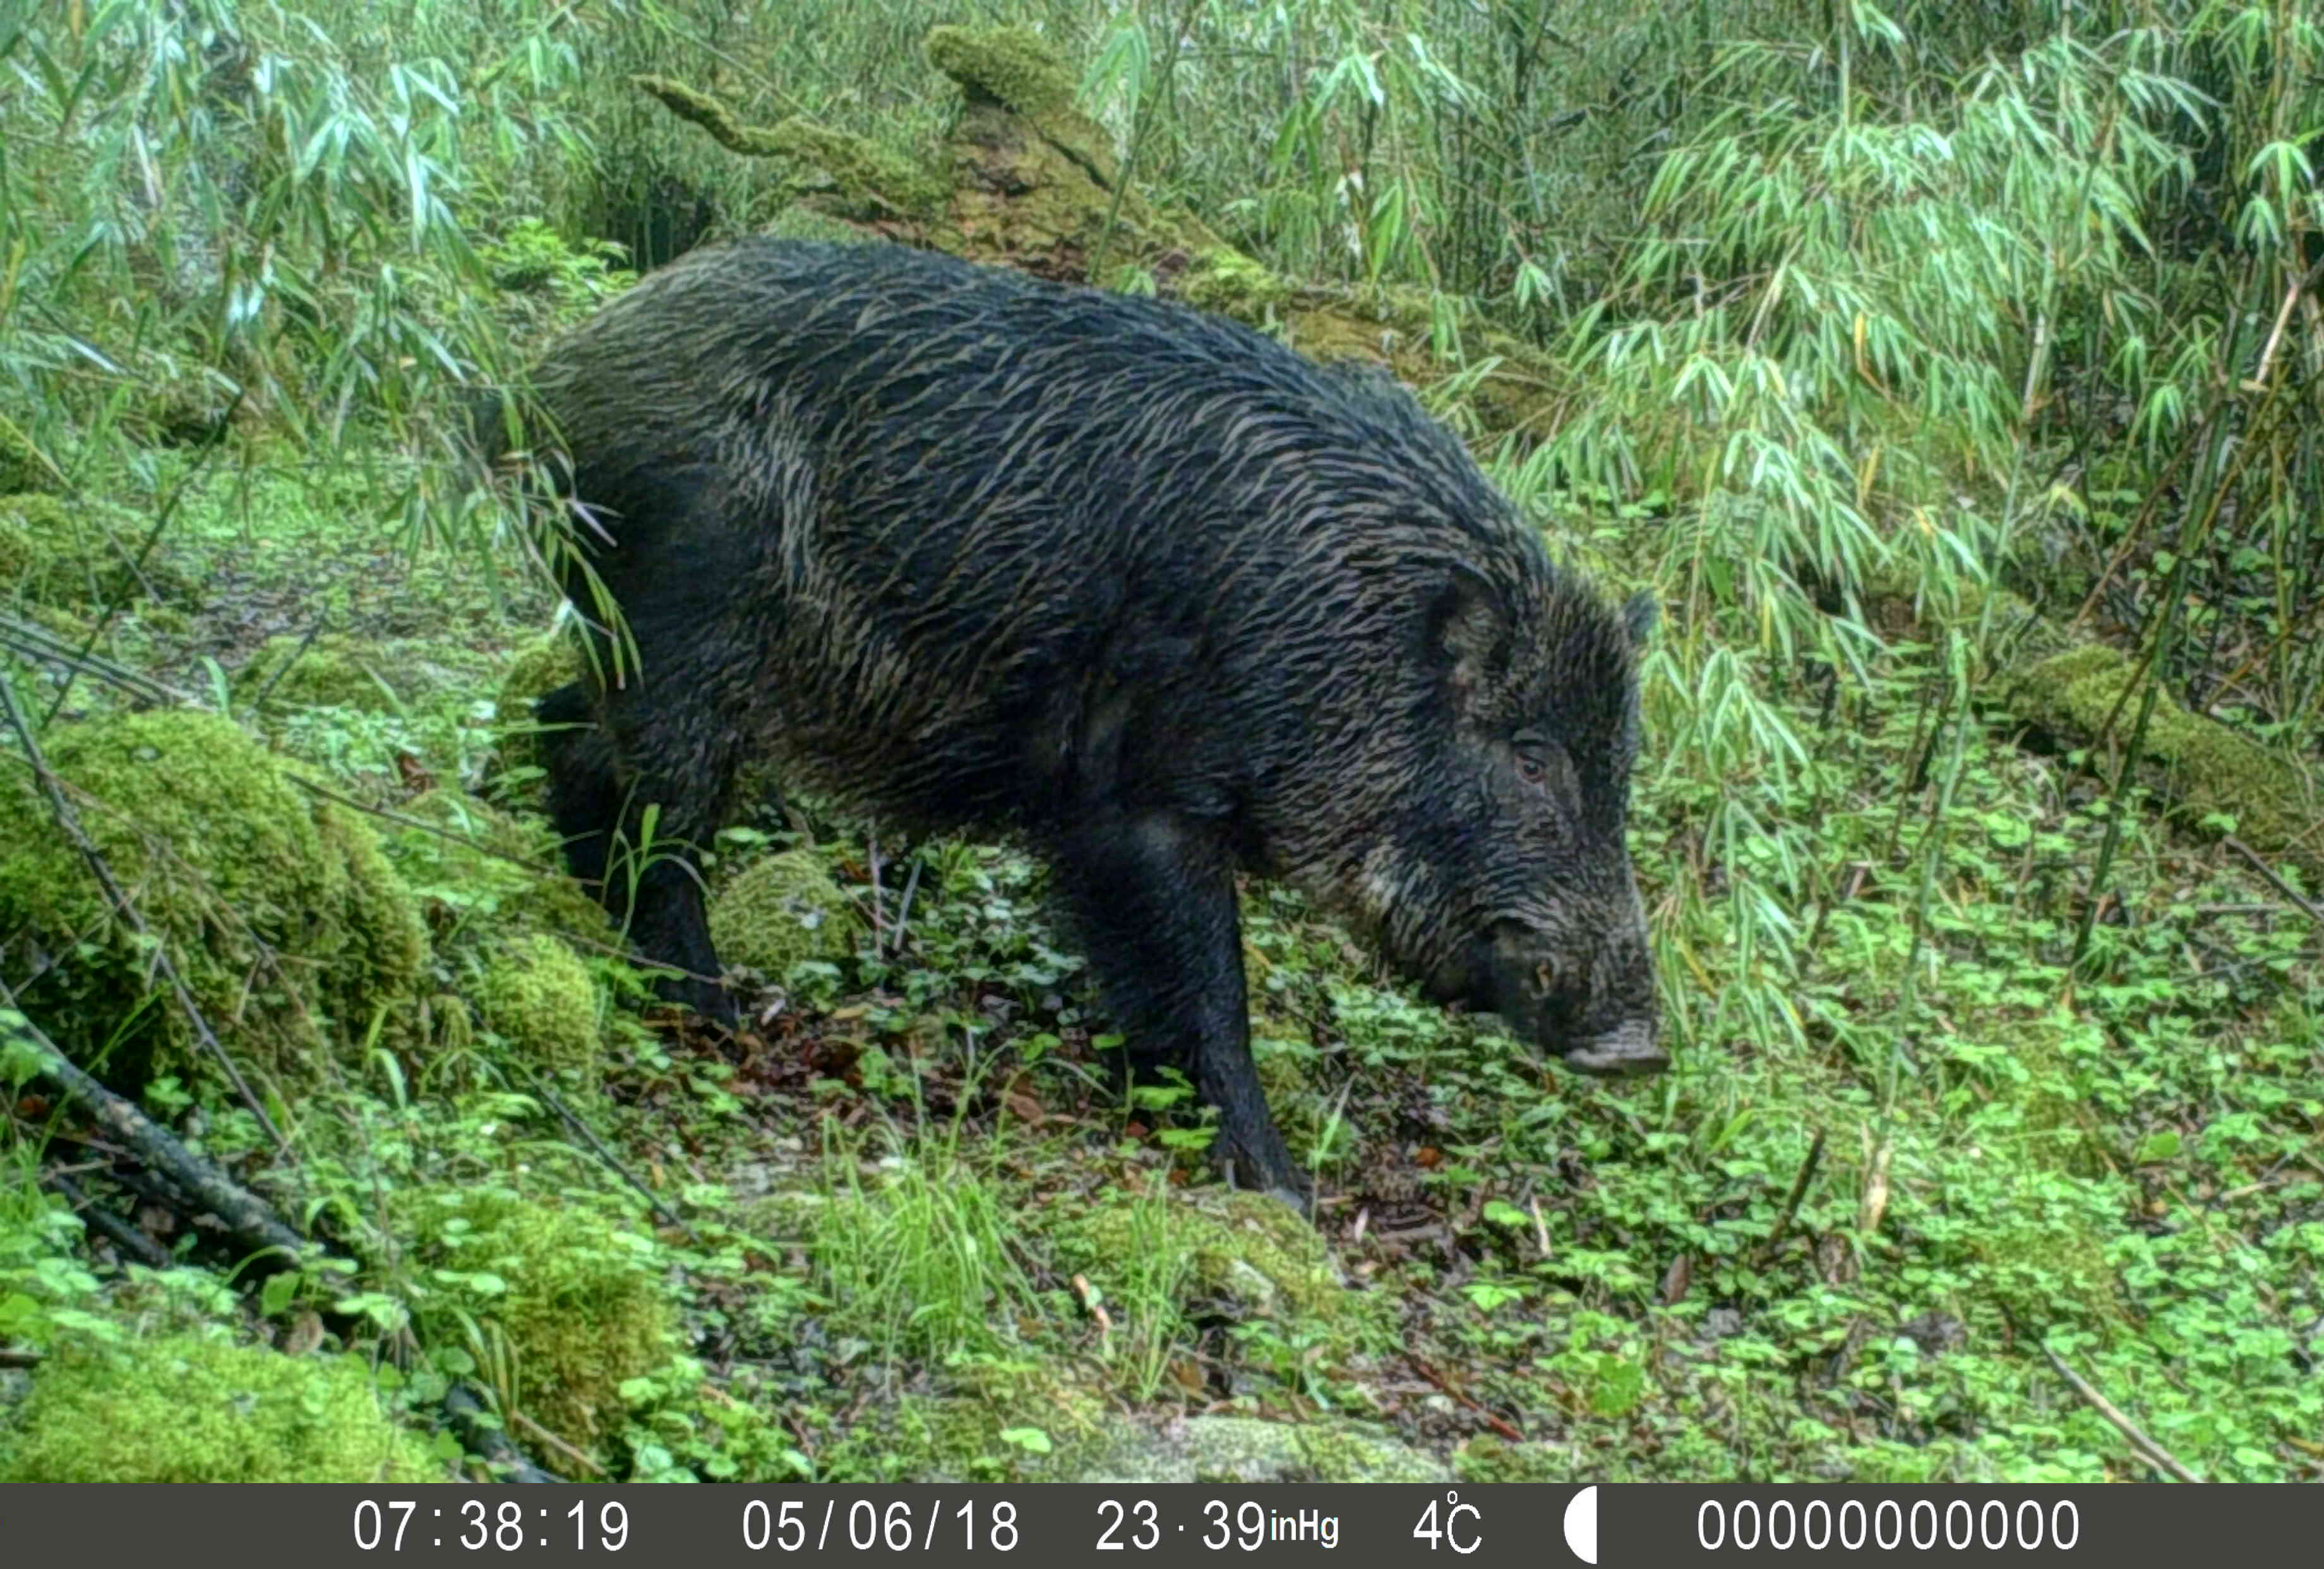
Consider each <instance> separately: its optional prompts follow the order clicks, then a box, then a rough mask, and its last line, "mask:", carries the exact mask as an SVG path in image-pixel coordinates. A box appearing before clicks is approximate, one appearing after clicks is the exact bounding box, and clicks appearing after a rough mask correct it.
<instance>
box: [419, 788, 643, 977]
mask: <svg viewBox="0 0 2324 1569" xmlns="http://www.w3.org/2000/svg"><path fill="white" fill-rule="evenodd" d="M398 810H399V813H400V815H401V816H402V817H408V818H410V819H411V820H412V821H411V822H410V823H399V824H391V825H389V826H388V829H387V832H386V835H385V836H384V841H383V843H384V844H385V847H386V852H387V856H388V859H389V860H390V862H392V863H393V864H394V867H395V869H396V872H397V874H398V875H399V876H401V878H402V879H403V881H404V882H405V884H406V885H407V886H409V887H410V890H411V891H412V894H413V896H414V897H415V898H416V899H417V900H419V901H420V908H421V909H422V910H423V911H424V913H425V914H426V916H427V919H428V924H429V928H430V929H431V930H432V931H433V932H434V933H435V934H436V939H437V942H438V946H441V947H446V948H449V947H452V946H456V945H457V944H459V943H461V942H463V941H465V940H466V939H468V938H470V937H475V938H476V939H477V940H479V941H482V940H484V939H486V938H498V937H509V936H511V935H512V934H516V933H524V932H540V933H546V934H550V935H560V936H568V937H584V938H595V939H603V940H607V941H610V940H611V934H610V930H609V928H608V927H607V926H606V923H605V912H604V909H603V908H602V907H601V906H600V905H599V904H598V903H597V901H596V900H594V899H592V898H590V897H589V895H588V894H587V893H586V891H584V890H583V889H582V887H581V885H580V884H579V883H578V882H576V881H574V880H573V879H572V878H570V877H568V876H567V875H566V874H565V862H564V856H563V854H562V853H561V851H560V850H559V848H558V843H557V835H556V833H555V832H554V831H553V830H552V829H551V828H549V826H548V825H547V824H546V823H543V822H541V821H540V820H539V818H537V817H522V816H520V815H517V814H514V813H511V812H504V811H502V810H500V809H498V808H494V807H491V806H488V805H486V804H485V803H484V802H483V801H480V800H478V799H477V798H475V797H474V796H470V795H466V794H463V793H462V792H460V791H458V790H449V789H433V790H429V791H428V792H427V793H426V794H424V795H420V796H415V797H413V798H411V799H410V801H408V802H406V803H405V804H404V805H403V806H402V807H401V808H398ZM415 825H426V826H415Z"/></svg>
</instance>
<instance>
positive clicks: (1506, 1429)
mask: <svg viewBox="0 0 2324 1569" xmlns="http://www.w3.org/2000/svg"><path fill="white" fill-rule="evenodd" d="M1404 1360H1405V1361H1407V1362H1409V1363H1411V1364H1412V1371H1414V1372H1416V1373H1418V1374H1419V1375H1420V1376H1421V1377H1422V1378H1424V1379H1426V1380H1428V1381H1429V1382H1430V1383H1432V1384H1434V1385H1435V1386H1436V1387H1437V1388H1438V1389H1442V1390H1443V1391H1444V1392H1445V1393H1446V1394H1448V1395H1450V1396H1452V1398H1454V1399H1456V1400H1458V1401H1460V1402H1461V1404H1462V1405H1463V1406H1466V1407H1469V1409H1470V1410H1471V1411H1474V1412H1475V1413H1476V1414H1477V1415H1478V1416H1480V1417H1483V1418H1484V1419H1485V1426H1488V1427H1490V1428H1491V1429H1492V1430H1493V1431H1494V1432H1496V1433H1498V1434H1499V1435H1501V1436H1502V1437H1504V1438H1506V1439H1508V1441H1509V1442H1510V1443H1512V1444H1523V1443H1524V1442H1525V1434H1524V1433H1523V1432H1521V1431H1520V1430H1519V1429H1518V1428H1517V1426H1515V1425H1514V1424H1512V1423H1510V1422H1508V1421H1506V1420H1504V1419H1503V1418H1502V1417H1499V1416H1496V1415H1495V1414H1494V1413H1492V1412H1491V1411H1489V1410H1487V1409H1486V1408H1485V1407H1482V1406H1480V1405H1479V1404H1478V1403H1477V1402H1476V1401H1475V1400H1474V1399H1472V1398H1470V1396H1469V1394H1468V1393H1467V1391H1465V1390H1462V1389H1454V1388H1453V1387H1452V1385H1451V1384H1449V1383H1447V1382H1446V1381H1445V1380H1444V1376H1443V1374H1441V1373H1439V1372H1438V1371H1436V1370H1435V1369H1434V1368H1432V1367H1430V1366H1429V1365H1428V1364H1427V1363H1426V1362H1425V1361H1421V1360H1420V1358H1418V1357H1416V1356H1415V1355H1413V1354H1412V1353H1411V1352H1406V1353H1405V1358H1404Z"/></svg>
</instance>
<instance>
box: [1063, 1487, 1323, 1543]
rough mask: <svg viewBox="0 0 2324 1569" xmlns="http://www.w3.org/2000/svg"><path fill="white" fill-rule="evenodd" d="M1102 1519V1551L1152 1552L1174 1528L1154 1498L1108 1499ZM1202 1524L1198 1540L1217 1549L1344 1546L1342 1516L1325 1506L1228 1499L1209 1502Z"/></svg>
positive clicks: (1099, 1511) (1180, 1525)
mask: <svg viewBox="0 0 2324 1569" xmlns="http://www.w3.org/2000/svg"><path fill="white" fill-rule="evenodd" d="M1097 1518H1098V1520H1099V1522H1100V1529H1099V1531H1098V1537H1097V1540H1096V1542H1095V1543H1093V1546H1095V1547H1096V1548H1097V1550H1098V1551H1099V1552H1101V1553H1120V1552H1123V1551H1125V1550H1127V1551H1131V1552H1139V1553H1148V1552H1151V1551H1153V1550H1154V1549H1155V1548H1157V1547H1158V1546H1161V1545H1162V1543H1163V1542H1164V1540H1165V1539H1166V1537H1167V1532H1168V1531H1169V1530H1171V1529H1172V1528H1173V1527H1167V1526H1166V1525H1165V1523H1164V1521H1163V1518H1162V1511H1161V1509H1159V1508H1157V1506H1156V1504H1155V1502H1154V1500H1152V1499H1139V1500H1135V1501H1133V1502H1130V1503H1128V1504H1124V1503H1122V1502H1121V1501H1120V1500H1118V1499H1107V1500H1105V1501H1104V1502H1102V1503H1101V1504H1099V1505H1098V1506H1097ZM1199 1523H1200V1524H1201V1526H1202V1535H1201V1537H1199V1538H1198V1539H1199V1540H1200V1541H1201V1542H1202V1544H1203V1546H1205V1547H1208V1548H1209V1549H1210V1550H1211V1551H1213V1552H1214V1553H1215V1552H1219V1551H1221V1550H1222V1549H1224V1548H1227V1547H1238V1546H1239V1547H1240V1548H1242V1550H1243V1551H1245V1552H1247V1553H1248V1552H1252V1551H1255V1550H1256V1549H1258V1548H1259V1547H1260V1546H1264V1545H1266V1544H1267V1543H1269V1542H1289V1543H1313V1544H1314V1545H1315V1546H1321V1547H1336V1546H1339V1545H1340V1517H1339V1516H1337V1515H1327V1514H1325V1513H1324V1512H1323V1510H1321V1509H1268V1507H1267V1506H1266V1505H1265V1504H1262V1503H1260V1502H1259V1500H1256V1499H1248V1500H1244V1501H1243V1502H1242V1503H1241V1504H1240V1506H1233V1507H1231V1506H1229V1504H1228V1503H1227V1501H1226V1500H1224V1499H1208V1500H1204V1501H1203V1508H1202V1518H1201V1521H1200V1522H1199ZM1185 1528H1186V1527H1185V1522H1184V1521H1180V1522H1178V1523H1177V1524H1176V1527H1175V1529H1176V1531H1178V1532H1182V1533H1183V1532H1184V1531H1185Z"/></svg>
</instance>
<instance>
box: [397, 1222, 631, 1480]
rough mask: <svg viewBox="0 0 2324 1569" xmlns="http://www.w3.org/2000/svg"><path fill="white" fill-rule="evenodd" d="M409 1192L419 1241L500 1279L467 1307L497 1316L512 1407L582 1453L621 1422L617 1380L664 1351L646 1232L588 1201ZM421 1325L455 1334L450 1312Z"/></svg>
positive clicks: (448, 1259)
mask: <svg viewBox="0 0 2324 1569" xmlns="http://www.w3.org/2000/svg"><path fill="white" fill-rule="evenodd" d="M406 1202H407V1203H412V1204H413V1205H414V1208H415V1210H416V1211H417V1214H415V1216H414V1219H415V1222H416V1229H417V1230H418V1231H419V1232H420V1236H421V1238H422V1239H423V1247H424V1249H425V1251H426V1252H427V1253H428V1254H429V1256H430V1257H432V1258H433V1259H434V1260H436V1261H437V1262H438V1263H440V1264H443V1265H445V1266H446V1267H447V1268H450V1269H457V1270H461V1271H464V1272H467V1273H468V1276H469V1278H471V1279H475V1278H476V1277H478V1276H484V1277H488V1278H492V1279H493V1280H495V1281H497V1282H498V1283H499V1285H500V1287H501V1289H500V1290H499V1291H498V1292H497V1293H495V1294H493V1296H492V1297H490V1298H489V1299H488V1300H487V1301H485V1302H484V1303H482V1304H481V1305H475V1304H472V1305H468V1306H466V1309H465V1311H466V1312H468V1313H473V1314H474V1315H475V1316H477V1317H479V1318H481V1319H484V1320H487V1321H489V1322H491V1323H493V1324H497V1325H498V1326H499V1328H500V1330H501V1331H502V1332H503V1334H504V1335H505V1337H506V1342H507V1345H508V1349H509V1352H510V1353H511V1354H510V1359H509V1371H510V1372H511V1373H512V1377H513V1380H514V1386H515V1397H516V1400H517V1406H518V1409H520V1410H521V1411H522V1412H523V1413H524V1414H525V1415H527V1416H529V1417H531V1419H532V1420H534V1421H535V1422H538V1423H539V1424H540V1426H543V1427H544V1428H546V1429H548V1430H549V1432H551V1433H553V1434H555V1435H557V1436H558V1437H559V1438H561V1439H563V1440H564V1441H565V1442H566V1443H567V1444H572V1445H573V1446H574V1447H575V1448H576V1449H578V1450H580V1451H582V1452H583V1453H584V1454H602V1453H604V1447H605V1444H606V1443H607V1441H608V1440H609V1439H610V1438H612V1437H613V1435H616V1434H618V1433H619V1432H620V1431H621V1427H622V1417H623V1414H624V1412H625V1411H626V1409H627V1403H626V1402H625V1401H624V1399H623V1398H622V1385H623V1384H624V1383H626V1382H628V1381H629V1380H632V1379H639V1378H643V1377H644V1376H645V1375H647V1374H648V1373H650V1372H652V1371H655V1370H656V1369H658V1368H659V1367H661V1366H662V1365H663V1364H664V1363H665V1362H667V1361H669V1355H670V1352H671V1351H672V1349H673V1347H672V1335H673V1334H674V1332H675V1329H676V1325H677V1320H676V1316H675V1314H674V1312H673V1310H672V1306H671V1302H670V1297H669V1288H668V1287H667V1286H666V1284H665V1283H664V1281H663V1279H662V1278H661V1275H660V1273H659V1269H658V1267H657V1265H656V1261H655V1253H654V1249H653V1244H652V1242H651V1241H650V1239H648V1238H647V1237H645V1236H643V1235H641V1234H640V1233H638V1232H632V1231H630V1230H627V1229H625V1228H624V1227H622V1225H620V1224H619V1223H615V1222H613V1221H610V1220H607V1219H605V1218H604V1217H603V1216H601V1215H597V1214H592V1213H590V1212H588V1211H586V1210H577V1209H564V1208H557V1207H553V1206H549V1205H544V1204H528V1203H521V1202H520V1201H518V1200H517V1199H516V1198H515V1197H514V1196H513V1195H510V1194H507V1193H504V1192H498V1191H476V1190H466V1189H463V1190H453V1191H445V1192H438V1193H434V1194H429V1195H422V1196H421V1197H420V1199H418V1200H416V1201H410V1200H407V1201H406ZM421 1318H422V1320H423V1324H422V1328H423V1330H429V1329H430V1328H431V1326H432V1329H433V1331H434V1332H436V1333H439V1334H441V1335H442V1336H443V1337H444V1338H445V1340H446V1342H447V1343H457V1342H458V1341H460V1340H461V1338H462V1335H463V1330H462V1327H461V1321H460V1316H459V1315H453V1314H450V1313H448V1312H447V1314H446V1315H445V1316H444V1318H443V1320H442V1321H441V1322H440V1323H435V1322H433V1320H432V1315H431V1310H430V1309H429V1308H426V1307H423V1308H422V1310H421Z"/></svg>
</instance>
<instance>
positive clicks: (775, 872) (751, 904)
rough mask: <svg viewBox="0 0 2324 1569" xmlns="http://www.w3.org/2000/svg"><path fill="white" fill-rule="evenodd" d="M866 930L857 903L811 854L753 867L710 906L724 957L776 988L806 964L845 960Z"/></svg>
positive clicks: (714, 936)
mask: <svg viewBox="0 0 2324 1569" xmlns="http://www.w3.org/2000/svg"><path fill="white" fill-rule="evenodd" d="M861 926H862V918H861V916H860V915H859V914H858V913H857V911H856V909H855V901H854V900H851V899H849V898H848V897H847V895H846V894H845V893H844V892H842V891H840V887H839V884H838V883H836V882H835V881H833V880H832V876H831V871H830V868H829V867H827V866H825V864H824V862H823V858H822V857H821V856H819V855H817V854H815V853H814V852H813V851H811V850H786V851H783V852H781V853H780V854H774V855H769V856H766V857H764V858H763V859H761V860H758V861H753V862H752V863H750V864H749V865H747V866H745V867H744V868H742V871H741V872H737V873H735V875H734V877H733V881H729V882H728V883H727V884H726V885H725V886H724V887H723V888H721V889H720V890H718V891H717V893H716V894H715V896H714V897H713V898H712V900H711V901H710V939H711V941H712V942H714V943H715V944H716V945H717V946H718V956H719V957H720V958H721V959H722V960H724V962H725V963H727V964H741V965H743V966H745V967H747V968H750V969H753V970H756V971H758V972H759V973H760V974H762V975H765V976H767V977H769V978H770V979H772V980H778V981H779V980H780V979H781V978H782V977H783V974H784V973H785V972H787V971H788V970H789V968H790V967H791V966H792V965H793V964H798V963H799V962H800V961H801V960H804V959H822V960H825V961H828V962H836V961H838V960H841V959H844V958H845V957H847V956H848V955H850V954H852V953H853V952H854V951H855V938H856V935H857V932H858V930H859V929H860V928H861Z"/></svg>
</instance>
